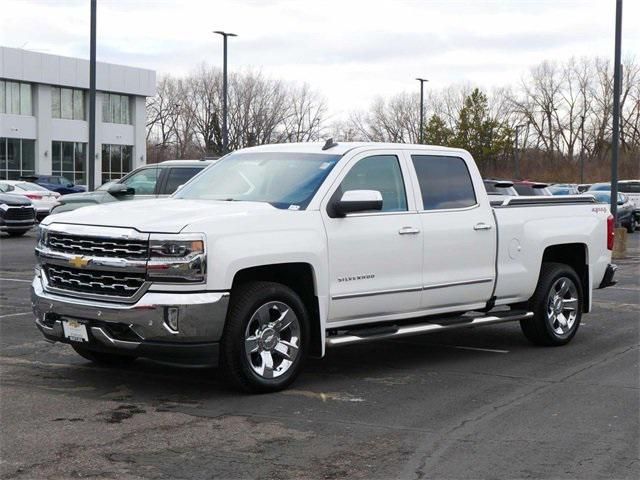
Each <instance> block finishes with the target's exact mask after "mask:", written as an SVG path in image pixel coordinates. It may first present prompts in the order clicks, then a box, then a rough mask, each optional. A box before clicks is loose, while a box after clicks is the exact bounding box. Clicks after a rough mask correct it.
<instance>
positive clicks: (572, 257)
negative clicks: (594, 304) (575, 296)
mask: <svg viewBox="0 0 640 480" xmlns="http://www.w3.org/2000/svg"><path fill="white" fill-rule="evenodd" d="M546 262H556V263H563V264H565V265H568V266H570V267H571V268H573V269H574V270H575V271H576V273H577V275H578V278H579V279H580V286H581V287H582V295H583V296H584V302H583V303H582V305H583V306H582V311H583V312H584V313H588V312H589V311H590V310H591V275H590V271H589V250H588V246H587V245H586V244H584V243H563V244H557V245H549V246H547V247H546V248H545V250H544V253H543V254H542V263H546ZM540 272H542V264H541V265H540Z"/></svg>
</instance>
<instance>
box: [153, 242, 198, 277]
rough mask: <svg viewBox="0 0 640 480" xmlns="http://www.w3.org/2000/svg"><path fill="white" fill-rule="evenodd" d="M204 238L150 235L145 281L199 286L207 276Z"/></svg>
mask: <svg viewBox="0 0 640 480" xmlns="http://www.w3.org/2000/svg"><path fill="white" fill-rule="evenodd" d="M206 264H207V261H206V252H205V243H204V235H202V234H198V233H188V234H178V235H167V234H152V235H151V237H150V238H149V261H148V262H147V277H149V279H150V280H155V281H161V282H190V283H202V282H204V280H205V273H206Z"/></svg>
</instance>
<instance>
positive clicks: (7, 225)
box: [0, 218, 36, 232]
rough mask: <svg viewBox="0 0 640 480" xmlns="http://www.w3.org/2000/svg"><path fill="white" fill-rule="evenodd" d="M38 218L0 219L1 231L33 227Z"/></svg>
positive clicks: (15, 230)
mask: <svg viewBox="0 0 640 480" xmlns="http://www.w3.org/2000/svg"><path fill="white" fill-rule="evenodd" d="M35 224H36V219H35V218H33V219H30V220H5V219H0V232H22V231H25V230H29V229H30V228H33V226H34V225H35Z"/></svg>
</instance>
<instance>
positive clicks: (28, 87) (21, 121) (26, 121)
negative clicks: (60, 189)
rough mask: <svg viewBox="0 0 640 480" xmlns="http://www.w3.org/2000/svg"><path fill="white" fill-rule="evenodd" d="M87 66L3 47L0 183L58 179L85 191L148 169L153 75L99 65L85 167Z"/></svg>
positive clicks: (85, 62) (78, 61)
mask: <svg viewBox="0 0 640 480" xmlns="http://www.w3.org/2000/svg"><path fill="white" fill-rule="evenodd" d="M88 89H89V61H88V60H83V59H80V58H70V57H61V56H57V55H49V54H44V53H38V52H31V51H28V50H23V49H16V48H7V47H0V179H18V178H19V177H20V176H23V175H29V174H34V173H38V174H42V175H62V176H64V177H66V178H67V179H69V180H70V181H72V182H74V183H77V184H81V185H86V184H87V172H88V168H87V162H88V161H93V162H95V183H96V185H100V184H102V183H104V182H106V181H109V180H112V179H116V178H120V177H122V176H123V175H124V174H125V173H127V172H129V171H131V170H133V169H134V168H137V167H138V166H140V165H142V164H144V163H146V145H145V141H146V132H145V100H146V97H149V96H153V95H155V91H156V74H155V72H154V71H153V70H146V69H142V68H133V67H126V66H123V65H113V64H109V63H102V62H97V64H96V90H97V93H96V155H95V158H94V159H88V158H87V156H88V141H89V122H88V119H89V90H88Z"/></svg>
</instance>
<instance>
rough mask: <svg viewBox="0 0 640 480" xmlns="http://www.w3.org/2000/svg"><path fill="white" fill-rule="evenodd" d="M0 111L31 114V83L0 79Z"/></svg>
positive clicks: (12, 113) (13, 113)
mask: <svg viewBox="0 0 640 480" xmlns="http://www.w3.org/2000/svg"><path fill="white" fill-rule="evenodd" d="M0 113H9V114H11V115H33V101H32V93H31V84H30V83H23V82H10V81H9V80H0Z"/></svg>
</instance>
